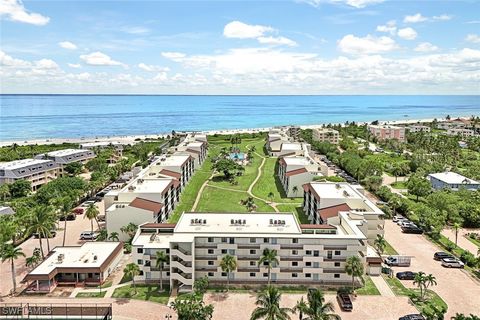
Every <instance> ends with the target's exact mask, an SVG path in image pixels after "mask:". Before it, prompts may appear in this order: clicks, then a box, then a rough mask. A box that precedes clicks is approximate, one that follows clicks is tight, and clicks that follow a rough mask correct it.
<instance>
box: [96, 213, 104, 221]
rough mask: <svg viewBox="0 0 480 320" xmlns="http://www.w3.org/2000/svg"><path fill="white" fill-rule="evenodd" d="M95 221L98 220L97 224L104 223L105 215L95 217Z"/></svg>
mask: <svg viewBox="0 0 480 320" xmlns="http://www.w3.org/2000/svg"><path fill="white" fill-rule="evenodd" d="M97 220H98V221H99V222H104V221H105V215H104V214H99V215H98V216H97Z"/></svg>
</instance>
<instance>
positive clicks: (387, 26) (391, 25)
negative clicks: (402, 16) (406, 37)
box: [376, 20, 397, 35]
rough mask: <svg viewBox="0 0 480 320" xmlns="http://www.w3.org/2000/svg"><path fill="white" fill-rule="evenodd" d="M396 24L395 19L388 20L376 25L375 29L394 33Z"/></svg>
mask: <svg viewBox="0 0 480 320" xmlns="http://www.w3.org/2000/svg"><path fill="white" fill-rule="evenodd" d="M396 24H397V22H396V21H395V20H390V21H388V22H387V23H386V24H385V25H380V26H377V29H376V30H377V31H378V32H388V33H390V34H391V35H394V34H395V31H397V26H396Z"/></svg>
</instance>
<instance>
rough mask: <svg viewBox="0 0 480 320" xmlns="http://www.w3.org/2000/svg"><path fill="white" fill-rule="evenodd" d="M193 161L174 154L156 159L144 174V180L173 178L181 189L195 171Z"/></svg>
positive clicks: (188, 156) (192, 158)
mask: <svg viewBox="0 0 480 320" xmlns="http://www.w3.org/2000/svg"><path fill="white" fill-rule="evenodd" d="M194 161H195V159H194V157H192V156H191V155H184V154H181V153H175V154H173V155H163V156H160V157H159V158H158V159H156V160H155V161H154V162H153V163H152V164H151V165H150V166H149V167H148V168H147V169H146V170H145V172H144V177H146V178H155V177H157V178H168V177H170V178H174V179H176V180H178V181H179V182H180V187H181V189H183V188H184V187H185V186H186V184H187V182H188V181H189V180H190V178H191V177H192V175H193V173H194V170H195V162H194Z"/></svg>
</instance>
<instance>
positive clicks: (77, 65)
mask: <svg viewBox="0 0 480 320" xmlns="http://www.w3.org/2000/svg"><path fill="white" fill-rule="evenodd" d="M67 65H68V66H69V67H70V68H75V69H79V68H81V67H82V66H81V65H80V63H76V64H75V63H67Z"/></svg>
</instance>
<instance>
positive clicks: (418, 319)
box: [398, 314, 425, 320]
mask: <svg viewBox="0 0 480 320" xmlns="http://www.w3.org/2000/svg"><path fill="white" fill-rule="evenodd" d="M398 320H425V317H424V316H422V315H421V314H407V315H406V316H403V317H400V318H398Z"/></svg>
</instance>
